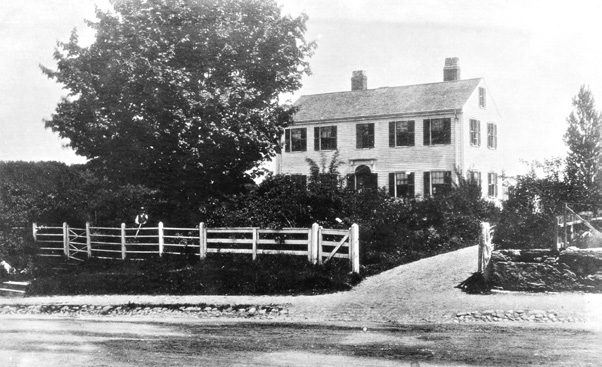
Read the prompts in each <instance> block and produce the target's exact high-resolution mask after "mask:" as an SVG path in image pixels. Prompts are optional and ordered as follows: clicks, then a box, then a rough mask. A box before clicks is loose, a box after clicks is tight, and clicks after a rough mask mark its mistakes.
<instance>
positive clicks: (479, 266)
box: [477, 222, 485, 273]
mask: <svg viewBox="0 0 602 367" xmlns="http://www.w3.org/2000/svg"><path fill="white" fill-rule="evenodd" d="M480 229H481V231H480V232H479V252H478V255H477V256H478V262H477V271H478V272H480V273H482V272H483V248H484V247H485V236H484V233H483V223H482V222H481V227H480Z"/></svg>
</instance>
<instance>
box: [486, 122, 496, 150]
mask: <svg viewBox="0 0 602 367" xmlns="http://www.w3.org/2000/svg"><path fill="white" fill-rule="evenodd" d="M487 148H490V149H496V148H497V125H496V124H492V123H489V124H487Z"/></svg>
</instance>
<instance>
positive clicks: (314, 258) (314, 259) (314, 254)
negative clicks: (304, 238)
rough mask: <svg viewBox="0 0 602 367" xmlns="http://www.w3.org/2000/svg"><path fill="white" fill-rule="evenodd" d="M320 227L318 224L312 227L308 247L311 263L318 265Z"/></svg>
mask: <svg viewBox="0 0 602 367" xmlns="http://www.w3.org/2000/svg"><path fill="white" fill-rule="evenodd" d="M319 230H320V226H319V225H318V223H314V224H312V225H311V234H310V240H309V244H308V246H307V252H308V257H309V261H311V263H312V264H314V265H315V264H317V263H318V234H319Z"/></svg>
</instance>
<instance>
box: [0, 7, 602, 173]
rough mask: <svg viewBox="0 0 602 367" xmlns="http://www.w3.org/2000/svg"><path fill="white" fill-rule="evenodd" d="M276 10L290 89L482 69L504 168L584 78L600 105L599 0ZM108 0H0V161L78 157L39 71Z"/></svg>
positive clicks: (555, 135) (536, 145)
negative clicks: (447, 66) (287, 29)
mask: <svg viewBox="0 0 602 367" xmlns="http://www.w3.org/2000/svg"><path fill="white" fill-rule="evenodd" d="M277 2H278V3H279V4H281V5H282V7H283V12H284V13H288V14H291V15H293V16H298V15H299V14H301V13H305V14H307V16H308V17H309V20H308V23H307V33H306V38H307V40H308V41H316V43H317V49H316V51H315V54H314V56H313V57H312V58H311V59H310V60H309V61H310V65H311V69H312V75H310V76H306V77H304V79H303V87H302V88H301V89H300V90H299V91H298V92H296V93H295V94H293V95H285V96H282V98H283V100H286V99H290V100H291V101H294V100H295V99H296V98H298V97H299V96H301V95H307V94H315V93H327V92H337V91H347V90H349V89H350V78H351V72H352V71H354V70H365V71H366V73H367V75H368V88H378V87H384V86H390V87H393V86H401V85H410V84H420V83H431V82H439V81H442V78H443V65H444V61H445V58H447V57H458V58H459V59H460V66H461V77H462V78H463V79H469V78H478V77H483V78H485V81H486V84H487V86H488V89H489V93H490V96H491V97H492V98H493V100H494V102H495V104H496V105H497V108H498V110H499V112H500V114H501V116H502V120H503V121H501V122H499V123H498V126H499V127H498V129H499V131H498V135H499V138H498V139H499V145H498V146H499V148H500V149H504V152H505V166H506V170H507V172H508V173H510V174H513V173H520V172H521V171H524V170H525V169H526V166H525V165H523V164H521V163H520V161H521V160H524V161H532V160H542V159H545V158H550V157H554V156H564V155H565V154H566V146H565V145H564V143H563V139H562V136H563V134H564V132H565V130H566V118H567V116H568V115H569V113H570V112H571V110H572V106H571V100H572V98H573V97H574V96H575V95H576V94H577V92H578V91H579V88H580V86H581V85H587V86H588V87H589V88H590V90H591V91H592V93H593V95H594V97H598V101H600V102H599V104H598V109H600V106H602V104H600V103H602V72H600V70H598V68H602V42H601V41H602V22H600V21H599V15H600V14H601V10H602V2H598V1H593V0H592V1H589V0H576V1H557V0H548V1H539V0H530V1H520V0H481V1H474V0H470V1H468V0H453V1H452V0H447V1H444V0H277ZM95 4H97V5H98V6H99V7H100V8H101V9H106V8H107V7H109V3H108V0H21V1H5V0H1V1H0V50H2V54H3V55H2V57H0V100H1V101H2V104H1V105H0V161H1V160H4V161H7V160H25V161H39V160H56V161H63V162H66V163H68V164H72V163H83V162H85V159H84V158H82V157H78V156H76V155H75V154H74V153H73V151H72V150H71V149H69V148H66V147H65V144H66V143H67V142H65V141H61V140H60V139H59V137H58V135H57V134H56V133H53V132H52V131H50V130H47V129H45V128H44V119H48V118H50V116H51V114H52V112H53V111H54V108H55V107H56V105H57V103H58V102H59V100H60V98H61V96H65V95H66V91H64V90H62V89H61V86H60V85H58V84H56V83H55V82H54V81H52V80H50V79H48V78H47V77H46V76H44V75H43V74H42V73H41V71H40V68H39V65H40V64H42V65H44V66H47V67H50V68H54V67H55V62H54V60H53V58H52V54H53V52H54V48H55V47H56V42H57V41H67V40H68V38H69V35H70V33H71V31H72V29H73V28H77V29H78V33H79V34H80V40H81V41H82V42H91V41H92V40H93V33H92V32H91V31H90V30H89V29H88V28H87V27H86V26H85V24H84V19H91V20H93V19H94V7H95Z"/></svg>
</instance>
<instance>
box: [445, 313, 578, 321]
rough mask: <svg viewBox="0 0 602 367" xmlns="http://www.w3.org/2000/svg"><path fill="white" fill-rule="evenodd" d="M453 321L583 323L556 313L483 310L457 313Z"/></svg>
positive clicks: (576, 318)
mask: <svg viewBox="0 0 602 367" xmlns="http://www.w3.org/2000/svg"><path fill="white" fill-rule="evenodd" d="M453 319H454V320H453V321H454V322H456V323H460V322H535V323H548V322H560V323H562V322H568V323H573V322H585V320H584V319H582V318H578V317H572V316H563V315H560V314H559V313H558V312H556V311H543V310H531V311H528V310H517V311H514V310H508V311H503V310H485V311H472V312H458V313H456V315H455V316H454V317H453Z"/></svg>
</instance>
